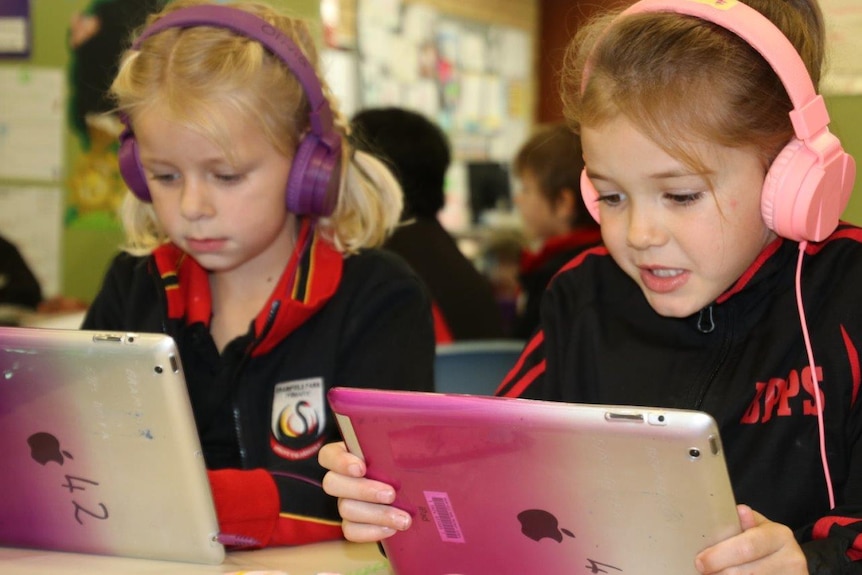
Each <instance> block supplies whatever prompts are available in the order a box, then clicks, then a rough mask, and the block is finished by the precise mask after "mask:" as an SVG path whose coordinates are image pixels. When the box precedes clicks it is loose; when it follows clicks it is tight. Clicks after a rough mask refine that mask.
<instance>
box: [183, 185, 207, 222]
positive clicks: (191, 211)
mask: <svg viewBox="0 0 862 575" xmlns="http://www.w3.org/2000/svg"><path fill="white" fill-rule="evenodd" d="M181 193H182V196H181V197H180V213H181V214H182V215H183V217H184V218H186V219H188V220H197V219H200V218H204V217H208V216H212V215H213V214H214V213H215V210H214V209H213V204H212V201H211V197H210V192H209V190H208V187H207V184H206V182H204V181H202V180H201V179H199V178H186V180H185V182H184V184H183V189H182V192H181Z"/></svg>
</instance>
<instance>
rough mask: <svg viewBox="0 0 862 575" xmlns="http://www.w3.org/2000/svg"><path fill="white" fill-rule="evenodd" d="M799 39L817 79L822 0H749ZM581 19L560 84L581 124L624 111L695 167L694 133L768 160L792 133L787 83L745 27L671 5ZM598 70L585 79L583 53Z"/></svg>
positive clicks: (573, 118)
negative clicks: (741, 31)
mask: <svg viewBox="0 0 862 575" xmlns="http://www.w3.org/2000/svg"><path fill="white" fill-rule="evenodd" d="M745 3H746V4H748V5H749V6H751V7H752V8H754V9H756V10H758V11H759V12H760V13H762V14H763V15H764V16H766V17H767V18H768V19H769V20H771V21H772V22H773V23H774V24H775V25H776V26H777V27H778V28H779V29H780V30H781V31H782V32H783V33H784V34H785V36H787V38H788V39H789V40H790V42H791V43H792V44H793V45H794V46H795V47H796V49H797V51H798V52H799V54H800V56H801V57H802V60H803V62H804V63H805V66H806V68H807V69H808V71H809V74H810V75H811V78H812V80H813V82H814V85H815V87H816V86H817V84H818V82H819V80H820V70H821V67H822V64H823V59H824V26H823V17H822V14H821V12H820V9H819V7H818V6H817V5H816V4H815V3H814V0H811V2H809V1H808V0H782V1H776V0H746V2H745ZM616 16H617V15H616V14H608V15H605V16H602V17H599V18H598V19H596V20H594V21H593V22H591V23H590V24H589V25H587V26H585V27H583V28H582V29H581V30H580V31H579V33H578V34H577V36H576V37H575V38H574V40H573V41H572V42H571V44H570V45H569V47H568V50H567V53H566V57H565V62H564V67H563V74H562V83H561V92H562V99H563V107H564V113H565V115H566V119H567V120H568V121H569V122H570V123H571V124H572V126H573V128H575V129H579V127H580V126H599V125H601V124H602V123H604V122H606V121H609V120H611V119H613V118H615V117H617V116H618V115H620V114H622V115H623V116H625V117H626V118H627V119H628V120H629V121H631V122H632V123H634V125H635V126H637V127H638V129H639V130H641V131H642V132H643V133H644V134H648V135H649V136H650V138H652V139H653V140H654V141H655V142H656V143H657V144H658V145H659V146H661V147H662V148H663V149H664V150H665V151H667V152H668V153H669V154H670V155H672V156H674V157H676V158H678V159H680V161H682V162H684V163H686V164H687V165H688V166H690V167H692V168H693V169H695V170H697V171H704V168H703V161H702V160H701V159H699V158H698V157H697V156H696V154H695V153H694V151H693V148H692V146H691V144H692V143H693V142H694V141H704V140H706V141H710V142H715V143H717V144H719V145H722V146H728V147H739V146H746V145H751V146H753V147H754V148H755V149H756V151H757V153H758V154H759V155H760V157H761V159H762V161H763V164H764V168H766V167H768V166H769V164H770V163H771V162H772V160H774V159H775V156H776V155H777V154H778V152H780V151H781V149H782V148H783V147H784V145H785V144H786V143H787V142H788V141H789V140H790V139H791V138H792V137H793V127H792V125H791V123H790V119H789V116H788V114H789V112H790V111H791V110H792V104H791V102H790V98H789V97H788V95H787V92H786V90H785V88H784V86H783V85H782V83H781V81H780V80H779V78H778V76H777V75H776V74H775V73H774V71H773V70H772V68H771V67H770V65H769V64H768V63H767V62H766V60H765V59H764V58H763V57H762V56H761V55H760V54H759V53H757V52H756V51H755V50H754V49H753V48H752V47H751V46H749V44H748V43H746V42H745V41H744V40H742V39H741V38H740V37H739V36H737V35H736V34H734V33H733V32H730V31H728V30H726V29H724V28H722V27H720V26H718V25H716V24H713V23H710V22H707V21H705V20H702V19H699V18H696V17H692V16H685V15H680V14H675V13H671V12H650V13H639V14H632V15H627V16H625V17H620V18H616ZM587 58H589V65H590V72H589V76H588V78H587V80H586V82H585V83H584V85H583V91H582V77H583V73H584V67H585V62H586V60H587Z"/></svg>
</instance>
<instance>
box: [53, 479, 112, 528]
mask: <svg viewBox="0 0 862 575" xmlns="http://www.w3.org/2000/svg"><path fill="white" fill-rule="evenodd" d="M65 477H66V483H63V484H62V487H65V488H66V489H68V490H69V493H74V492H75V491H76V490H80V491H86V490H87V486H86V485H82V484H84V483H86V484H89V485H98V484H99V483H98V482H97V481H92V480H90V479H85V478H83V477H75V476H74V475H66V476H65ZM72 505H74V506H75V521H77V522H78V523H79V524H81V525H83V524H84V521H83V520H82V519H81V514H84V515H89V516H90V517H93V518H95V519H107V518H108V508H107V507H105V505H104V504H102V503H99V504H98V507H99V509H100V510H101V513H98V512H96V511H92V510H91V509H88V508H86V507H84V506H82V505H81V504H80V503H78V502H77V501H72Z"/></svg>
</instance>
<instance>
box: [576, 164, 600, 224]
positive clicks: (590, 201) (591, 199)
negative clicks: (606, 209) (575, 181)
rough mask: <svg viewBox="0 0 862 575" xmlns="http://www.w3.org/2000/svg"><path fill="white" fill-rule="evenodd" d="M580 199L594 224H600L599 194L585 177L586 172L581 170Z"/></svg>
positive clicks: (587, 177)
mask: <svg viewBox="0 0 862 575" xmlns="http://www.w3.org/2000/svg"><path fill="white" fill-rule="evenodd" d="M581 197H582V198H583V199H584V205H585V206H586V207H587V211H588V212H590V215H591V216H592V217H593V219H594V220H596V222H598V223H601V220H600V219H599V201H598V200H599V192H598V191H596V188H595V186H593V183H592V182H591V181H590V178H589V176H587V170H586V169H583V170H581Z"/></svg>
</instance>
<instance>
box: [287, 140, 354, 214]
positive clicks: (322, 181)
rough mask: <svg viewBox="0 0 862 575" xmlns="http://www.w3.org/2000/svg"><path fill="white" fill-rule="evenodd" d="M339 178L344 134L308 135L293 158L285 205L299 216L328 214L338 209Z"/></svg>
mask: <svg viewBox="0 0 862 575" xmlns="http://www.w3.org/2000/svg"><path fill="white" fill-rule="evenodd" d="M340 180H341V137H340V136H339V135H338V134H330V135H329V136H328V137H327V136H324V137H322V138H321V137H318V136H316V135H315V134H313V133H311V134H307V135H306V136H305V137H304V138H303V139H302V141H301V142H300V143H299V146H298V147H297V150H296V154H295V155H294V157H293V163H292V165H291V167H290V175H289V176H288V178H287V189H286V190H285V205H286V206H287V209H288V210H290V211H291V212H293V213H295V214H298V215H310V216H328V215H330V214H332V212H333V211H334V210H335V205H336V203H337V201H338V188H339V184H340Z"/></svg>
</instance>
